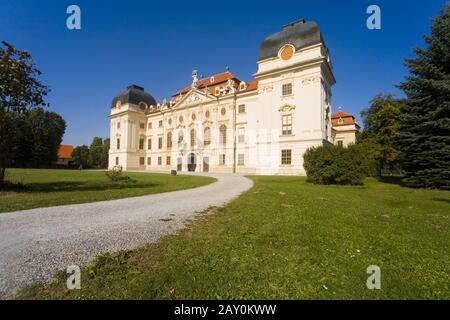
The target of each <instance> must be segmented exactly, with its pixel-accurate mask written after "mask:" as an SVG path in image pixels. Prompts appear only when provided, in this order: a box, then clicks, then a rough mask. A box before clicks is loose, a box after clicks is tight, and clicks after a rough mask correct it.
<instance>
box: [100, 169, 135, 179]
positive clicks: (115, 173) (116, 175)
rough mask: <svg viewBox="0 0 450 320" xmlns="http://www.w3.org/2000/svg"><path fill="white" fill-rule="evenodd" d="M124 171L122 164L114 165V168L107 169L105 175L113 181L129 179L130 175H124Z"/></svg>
mask: <svg viewBox="0 0 450 320" xmlns="http://www.w3.org/2000/svg"><path fill="white" fill-rule="evenodd" d="M122 171H123V169H122V166H114V167H113V168H112V170H109V171H105V175H106V176H107V177H108V178H109V180H111V181H112V182H118V181H129V180H130V177H128V176H125V175H123V174H122Z"/></svg>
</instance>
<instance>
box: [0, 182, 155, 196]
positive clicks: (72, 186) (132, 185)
mask: <svg viewBox="0 0 450 320" xmlns="http://www.w3.org/2000/svg"><path fill="white" fill-rule="evenodd" d="M156 186H158V184H156V183H141V182H140V183H137V182H135V181H127V182H123V181H121V182H108V183H101V184H100V183H99V184H95V183H86V182H75V181H58V182H43V183H30V184H27V185H25V186H21V187H16V185H15V184H10V185H9V186H8V187H7V188H6V189H3V190H2V191H13V192H18V193H38V192H39V193H49V192H72V191H105V190H120V189H138V188H153V187H156Z"/></svg>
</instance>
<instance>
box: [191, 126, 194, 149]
mask: <svg viewBox="0 0 450 320" xmlns="http://www.w3.org/2000/svg"><path fill="white" fill-rule="evenodd" d="M193 146H195V129H192V130H191V147H193Z"/></svg>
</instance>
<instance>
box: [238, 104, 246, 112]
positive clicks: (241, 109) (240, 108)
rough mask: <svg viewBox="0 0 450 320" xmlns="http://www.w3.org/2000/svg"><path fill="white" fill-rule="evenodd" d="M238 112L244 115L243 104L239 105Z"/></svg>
mask: <svg viewBox="0 0 450 320" xmlns="http://www.w3.org/2000/svg"><path fill="white" fill-rule="evenodd" d="M238 112H239V113H245V104H240V105H239V107H238Z"/></svg>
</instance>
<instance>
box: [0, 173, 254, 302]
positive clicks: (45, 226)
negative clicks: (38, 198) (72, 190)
mask: <svg viewBox="0 0 450 320" xmlns="http://www.w3.org/2000/svg"><path fill="white" fill-rule="evenodd" d="M208 176H211V177H215V178H217V179H218V181H217V182H215V183H212V184H210V185H207V186H203V187H200V188H195V189H189V190H182V191H175V192H168V193H161V194H154V195H149V196H143V197H135V198H127V199H119V200H111V201H101V202H94V203H86V204H76V205H67V206H60V207H51V208H39V209H32V210H24V211H16V212H11V213H1V214H0V298H3V299H4V298H7V297H8V296H10V295H13V294H14V293H16V292H17V290H18V289H19V288H21V287H23V286H25V285H27V284H30V283H34V282H46V281H49V280H51V278H52V277H53V276H54V275H55V273H56V272H57V271H58V270H61V269H65V268H67V266H69V265H79V266H85V265H87V264H89V263H90V262H92V260H93V259H94V258H95V256H97V255H99V254H101V253H105V252H114V251H118V250H128V249H133V248H136V247H139V246H142V245H144V244H146V243H151V242H155V241H156V240H157V239H158V238H160V237H161V236H163V235H166V234H171V233H174V232H175V231H177V230H178V229H180V228H182V227H183V226H184V224H185V222H186V219H189V218H193V217H194V216H195V215H196V213H198V212H201V211H204V210H206V209H207V208H208V207H210V206H222V205H224V204H225V203H227V202H229V201H230V200H232V199H233V198H235V197H237V196H238V195H239V194H240V193H242V192H243V191H245V190H248V189H249V188H250V187H251V186H252V181H251V180H249V179H247V178H245V177H243V176H241V175H231V174H208ZM167 219H170V221H167Z"/></svg>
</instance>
